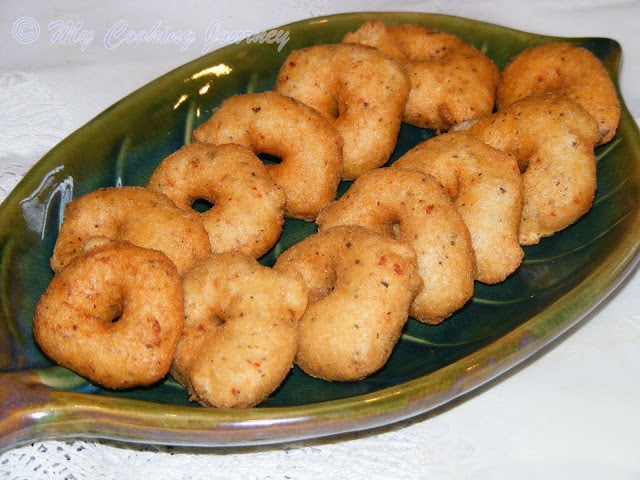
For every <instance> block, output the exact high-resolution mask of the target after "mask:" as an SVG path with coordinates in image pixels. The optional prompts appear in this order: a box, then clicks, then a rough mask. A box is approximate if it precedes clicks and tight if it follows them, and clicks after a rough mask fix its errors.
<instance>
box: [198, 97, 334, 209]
mask: <svg viewBox="0 0 640 480" xmlns="http://www.w3.org/2000/svg"><path fill="white" fill-rule="evenodd" d="M193 138H194V140H196V141H198V142H203V143H213V144H223V143H235V144H239V145H244V146H247V147H249V148H250V149H251V150H252V151H253V152H254V153H256V154H268V155H271V156H272V157H274V158H276V159H278V161H277V162H276V163H272V164H268V165H266V167H267V171H268V172H269V175H271V177H272V178H273V179H274V180H275V182H276V183H277V184H278V185H279V186H280V187H281V188H282V189H283V190H284V192H285V195H286V197H287V199H286V204H285V216H287V217H290V218H298V219H302V220H307V221H313V219H314V218H315V216H316V215H317V213H318V212H319V211H320V209H321V208H322V207H323V206H324V205H326V204H327V203H329V202H330V201H332V200H333V199H334V198H335V196H336V192H337V190H338V184H339V183H340V176H341V175H342V168H343V161H342V145H343V140H342V136H341V135H340V133H338V131H337V130H336V129H335V127H334V126H333V124H332V123H331V122H329V120H327V119H326V118H324V117H323V116H322V115H321V114H320V113H319V112H317V111H316V110H314V109H313V108H311V107H309V106H307V105H305V104H303V103H301V102H298V101H297V100H294V99H293V98H290V97H287V96H285V95H281V94H279V93H276V92H273V91H268V92H262V93H247V94H240V95H235V96H232V97H229V98H227V99H226V100H224V101H223V102H222V104H221V105H220V106H218V107H217V108H216V109H215V110H214V111H213V113H212V115H211V117H210V118H209V119H208V120H206V121H205V122H204V123H202V124H201V125H200V126H198V127H197V128H196V130H195V131H194V132H193Z"/></svg>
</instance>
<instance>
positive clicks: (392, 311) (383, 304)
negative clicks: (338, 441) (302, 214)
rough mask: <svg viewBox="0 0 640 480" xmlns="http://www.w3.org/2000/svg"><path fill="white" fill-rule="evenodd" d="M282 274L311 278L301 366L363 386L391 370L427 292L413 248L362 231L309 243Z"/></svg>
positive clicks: (347, 229)
mask: <svg viewBox="0 0 640 480" xmlns="http://www.w3.org/2000/svg"><path fill="white" fill-rule="evenodd" d="M274 269H275V270H276V271H279V272H294V273H298V274H300V275H301V276H302V277H303V278H304V281H305V283H306V285H307V288H308V289H309V306H308V307H307V309H306V311H305V313H304V315H303V316H302V318H301V319H300V323H299V327H298V350H297V354H296V364H297V365H298V366H299V367H300V368H301V369H302V370H303V371H304V372H305V373H307V374H309V375H311V376H313V377H317V378H322V379H324V380H328V381H355V380H359V379H362V378H364V377H366V376H368V375H371V374H372V373H374V372H376V371H377V370H379V369H380V368H381V367H382V366H383V365H384V364H385V363H386V361H387V360H388V358H389V356H390V355H391V352H392V351H393V348H394V347H395V345H396V343H397V341H398V339H399V338H400V334H401V332H402V329H403V327H404V325H405V324H406V322H407V320H408V316H409V307H410V305H411V302H412V301H413V298H414V296H415V295H416V293H417V292H418V290H419V289H420V287H421V286H422V281H421V280H420V276H419V275H418V271H417V264H416V254H415V252H414V251H413V250H412V249H411V247H409V246H408V245H407V244H405V243H403V242H400V241H398V240H395V239H393V238H390V237H388V236H386V235H382V234H379V233H375V232H373V231H372V230H369V229H366V228H364V227H359V226H337V227H335V228H332V229H329V230H326V231H324V232H322V233H317V234H314V235H311V236H309V237H306V238H305V239H303V240H302V241H300V242H298V243H296V244H294V245H293V246H291V247H289V248H288V249H287V250H285V251H284V252H283V253H282V255H280V257H279V258H278V260H277V261H276V264H275V265H274Z"/></svg>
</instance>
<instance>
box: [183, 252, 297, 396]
mask: <svg viewBox="0 0 640 480" xmlns="http://www.w3.org/2000/svg"><path fill="white" fill-rule="evenodd" d="M183 288H184V296H185V310H184V311H185V317H184V329H183V332H182V336H181V337H180V341H179V342H178V347H177V349H176V354H175V358H174V362H173V366H172V367H171V373H172V375H173V376H174V378H175V379H176V380H177V381H179V382H180V383H181V384H182V385H184V386H185V387H186V388H187V390H188V392H189V395H190V398H191V400H194V401H197V402H199V403H200V404H201V405H203V406H212V407H224V408H242V407H250V406H253V405H256V404H258V403H260V402H262V401H264V400H265V399H266V398H267V397H268V396H269V395H270V394H271V393H272V392H273V391H274V390H275V389H276V388H277V387H278V386H279V385H280V383H281V382H282V381H283V380H284V378H285V377H286V375H287V374H288V373H289V371H290V369H291V368H292V367H293V361H294V357H295V354H296V350H297V335H298V320H299V318H300V316H301V315H302V314H303V312H304V310H305V308H306V306H307V289H306V287H305V285H304V282H303V281H302V279H301V278H300V277H299V276H297V275H291V274H286V273H283V272H276V271H274V270H273V269H271V268H269V267H266V266H264V265H261V264H260V263H259V262H258V261H257V260H255V259H254V258H253V257H250V256H248V255H245V254H243V253H240V252H226V253H219V254H211V255H210V256H208V257H207V258H206V259H205V260H203V261H201V262H198V264H196V265H194V266H193V268H192V269H190V270H189V271H188V272H187V273H186V274H185V275H184V279H183Z"/></svg>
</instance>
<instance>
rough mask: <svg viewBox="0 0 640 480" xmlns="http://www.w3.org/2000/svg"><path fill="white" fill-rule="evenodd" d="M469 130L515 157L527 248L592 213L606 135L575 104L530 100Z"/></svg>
mask: <svg viewBox="0 0 640 480" xmlns="http://www.w3.org/2000/svg"><path fill="white" fill-rule="evenodd" d="M465 128H467V129H468V131H469V132H470V133H471V134H473V135H476V136H478V138H479V139H480V140H481V141H483V142H485V143H488V144H489V145H491V146H493V147H494V148H498V149H500V150H503V151H505V152H508V153H510V154H512V155H514V156H515V157H516V158H517V160H518V163H519V166H520V170H522V171H523V172H524V173H523V174H522V188H523V195H524V196H523V199H524V204H523V207H522V219H521V221H520V244H521V245H534V244H537V243H539V242H540V239H541V238H543V237H548V236H550V235H553V234H554V233H556V232H558V231H560V230H562V229H564V228H566V227H568V226H569V225H571V224H573V223H574V222H575V221H576V220H578V219H579V218H580V217H581V216H582V215H584V214H585V213H586V212H588V211H589V209H590V208H591V205H592V204H593V198H594V195H595V191H596V182H597V179H596V160H595V153H594V147H595V145H596V143H597V142H598V139H599V138H600V132H599V129H598V123H597V122H596V120H595V119H594V118H593V116H592V115H591V114H589V113H588V112H587V111H586V110H585V109H583V108H582V107H581V106H580V105H578V104H577V103H575V102H574V101H572V100H568V99H563V98H558V97H549V96H545V97H528V98H525V99H523V100H519V101H518V102H515V103H513V104H511V105H509V106H508V107H505V108H503V109H502V110H499V111H498V112H496V113H494V114H493V115H490V116H488V117H484V118H482V119H480V120H477V121H475V122H474V123H471V124H470V125H467V126H466V127H465Z"/></svg>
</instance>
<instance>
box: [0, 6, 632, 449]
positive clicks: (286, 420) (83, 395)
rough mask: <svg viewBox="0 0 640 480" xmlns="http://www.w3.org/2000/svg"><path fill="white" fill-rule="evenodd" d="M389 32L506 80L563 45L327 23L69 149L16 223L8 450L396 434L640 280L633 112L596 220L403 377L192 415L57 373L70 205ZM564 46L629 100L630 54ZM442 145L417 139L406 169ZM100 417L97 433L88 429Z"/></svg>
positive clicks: (518, 275) (540, 248) (217, 68)
mask: <svg viewBox="0 0 640 480" xmlns="http://www.w3.org/2000/svg"><path fill="white" fill-rule="evenodd" d="M373 18H378V19H381V20H383V21H385V22H387V23H402V22H411V23H417V24H422V25H425V26H428V27H431V28H437V29H441V30H444V31H448V32H451V33H454V34H457V35H459V36H461V37H462V38H463V39H465V40H466V41H468V42H470V43H472V44H474V45H475V46H476V47H478V48H479V49H481V50H482V51H483V52H485V53H486V54H487V55H488V56H489V57H490V58H492V59H493V60H494V62H495V63H496V65H497V66H498V68H500V69H502V68H503V67H504V65H505V64H506V63H507V61H508V60H509V59H510V58H511V57H512V56H513V55H515V54H517V53H518V52H519V51H521V50H523V49H524V48H526V47H529V46H532V45H535V44H539V43H543V42H548V41H550V40H555V39H557V38H556V37H543V36H538V35H533V34H529V33H524V32H518V31H514V30H510V29H506V28H503V27H499V26H495V25H489V24H485V23H478V22H473V21H470V20H465V19H462V18H456V17H447V16H439V15H430V14H411V13H368V14H365V13H362V14H347V15H338V16H333V17H327V18H325V19H322V20H323V21H319V19H313V20H309V21H304V22H299V23H296V24H292V25H287V26H283V27H280V29H281V30H286V31H288V32H289V35H290V40H289V42H288V43H287V44H286V46H285V48H284V49H282V50H281V51H278V49H277V48H276V46H274V45H268V44H259V43H252V44H246V43H241V44H238V45H231V46H229V47H225V48H223V49H221V50H218V51H216V52H212V53H210V54H208V55H206V56H204V57H202V58H200V59H197V60H195V61H194V62H191V63H189V64H187V65H185V66H183V67H180V68H178V69H176V70H174V71H172V72H170V73H168V74H167V75H165V76H163V77H161V78H159V79H157V80H155V81H154V82H152V83H150V84H148V85H146V86H145V87H143V88H142V89H140V90H138V91H136V92H134V93H132V94H131V95H129V96H128V97H126V98H124V99H123V100H122V101H120V102H119V103H117V104H115V105H114V106H112V107H111V108H109V109H108V110H106V111H105V112H103V113H102V114H101V115H99V116H98V117H96V118H95V119H94V120H92V121H91V122H89V123H88V124H87V125H85V126H84V127H82V128H81V129H79V130H78V131H76V132H75V133H73V134H72V135H71V136H69V137H68V138H67V139H65V140H64V141H62V142H61V143H60V144H59V145H58V146H56V147H55V148H54V149H52V150H51V151H50V152H49V153H48V154H47V155H46V156H45V157H44V158H42V160H41V161H40V162H39V163H38V164H37V165H36V166H35V167H34V168H33V169H32V170H31V171H29V172H28V173H27V175H26V176H25V178H24V180H23V181H22V182H21V183H20V184H19V185H18V186H17V187H16V188H15V189H14V191H13V192H12V193H11V194H10V195H9V197H8V198H7V199H6V201H5V202H4V203H3V204H2V206H1V207H0V301H1V305H2V308H1V310H0V371H4V372H7V373H4V374H0V383H2V384H3V385H1V387H2V388H0V392H4V393H0V400H2V403H3V404H4V405H9V406H10V408H6V409H4V411H3V412H2V414H0V433H2V434H3V437H4V439H3V441H2V442H0V448H4V447H6V446H7V445H10V444H11V443H15V442H21V441H26V440H29V439H34V438H40V437H47V436H68V435H90V436H101V437H111V438H120V439H125V440H131V441H151V442H160V443H169V444H172V443H176V444H188V445H207V446H220V445H229V444H253V443H265V442H275V441H283V440H288V439H296V438H306V437H313V436H322V435H327V434H334V433H340V432H344V431H350V430H356V429H362V428H370V427H374V426H378V425H382V424H386V423H389V422H392V421H395V420H399V419H402V418H406V417H408V416H412V415H415V414H418V413H421V412H424V411H427V410H430V409H432V408H435V407H436V406H438V405H439V404H441V403H444V402H446V401H448V400H451V399H452V398H455V397H456V396H458V395H460V394H461V393H464V392H466V391H469V390H471V389H473V388H475V387H477V386H478V385H480V384H482V383H484V382H486V381H488V380H490V379H492V378H493V377H495V376H496V375H498V374H500V373H502V372H503V371H505V370H507V369H508V368H510V367H512V366H513V365H515V364H517V363H518V362H520V361H522V360H523V359H525V358H527V357H528V356H530V355H531V354H532V353H534V352H535V351H538V350H539V349H540V348H542V347H543V346H545V345H547V344H548V343H549V342H550V341H552V340H553V339H555V338H556V337H558V336H559V335H560V334H562V333H564V332H565V331H566V330H567V329H568V328H570V327H571V326H572V325H574V324H575V323H576V322H578V321H579V320H580V319H582V318H583V317H584V316H585V315H586V314H587V313H588V312H589V311H590V310H591V309H592V308H593V307H595V306H596V305H597V304H598V303H599V302H600V301H601V300H603V299H604V298H605V297H606V296H607V295H608V294H609V293H610V292H611V290H612V289H613V288H614V287H615V286H616V285H617V284H618V283H619V282H620V281H621V280H622V278H623V277H624V276H625V275H626V274H627V273H628V272H629V270H630V269H631V267H632V266H633V265H634V264H635V262H636V260H637V258H636V257H637V251H638V239H639V238H640V235H639V233H640V232H639V227H640V223H639V219H638V212H639V208H638V202H639V194H638V186H639V185H640V175H639V172H638V166H639V159H640V135H639V133H638V129H637V126H636V125H635V123H634V121H633V119H632V118H631V117H630V115H629V113H628V112H627V110H626V108H624V105H623V112H622V119H621V123H620V127H619V130H618V133H617V135H616V137H615V138H614V139H613V141H612V142H610V143H609V144H607V145H604V146H601V147H599V148H598V149H597V150H596V155H597V160H598V192H597V195H596V199H595V203H594V206H593V208H592V210H591V211H590V212H589V213H588V214H587V215H586V216H584V217H583V218H582V219H580V220H579V221H578V222H577V223H576V224H574V225H572V226H571V227H569V228H567V229H566V230H564V231H562V232H560V233H558V234H556V235H555V236H553V237H551V238H547V239H543V241H542V242H541V243H540V244H539V245H537V246H532V247H526V249H525V251H526V253H525V260H524V262H523V265H522V266H521V267H520V268H519V269H518V270H517V271H516V272H515V273H514V274H513V275H512V276H511V277H510V278H508V279H507V280H506V281H505V282H502V283H500V284H498V285H492V286H487V285H482V284H477V285H476V291H475V295H474V298H473V300H472V301H471V302H470V303H469V304H468V305H467V306H466V307H464V308H463V309H462V310H461V311H459V312H457V313H455V314H454V316H453V317H451V318H450V319H448V320H447V321H445V322H444V323H443V324H441V325H438V326H428V325H424V324H420V323H419V322H416V321H414V320H412V319H410V321H409V322H408V325H407V328H406V330H405V332H404V335H403V336H402V339H401V340H400V342H399V344H398V346H397V347H396V349H395V351H394V353H393V355H392V356H391V358H390V360H389V362H388V364H387V365H386V366H385V367H384V368H383V369H382V370H381V371H379V372H377V373H376V374H374V375H372V376H371V377H369V378H367V379H365V380H362V381H359V382H353V383H338V382H336V383H328V382H324V381H321V380H316V379H312V378H310V377H308V376H306V375H305V374H303V373H302V372H301V371H299V370H298V369H296V368H294V369H293V370H292V372H291V374H290V375H289V376H288V377H287V379H286V380H285V382H284V383H283V385H282V386H281V388H280V389H278V391H277V392H275V394H274V395H273V396H272V397H271V398H270V399H269V400H267V401H266V402H265V403H264V404H263V405H261V406H260V407H258V408H254V409H251V410H242V411H222V410H210V409H203V408H200V407H197V406H194V405H193V404H190V403H189V402H188V400H187V396H186V393H185V391H184V390H183V389H182V387H180V386H179V385H178V384H177V383H176V382H175V381H173V380H172V379H171V378H168V379H167V380H166V381H164V382H162V383H161V384H159V385H157V386H154V387H152V388H148V389H139V390H132V391H126V392H118V393H116V392H108V391H104V390H103V389H100V388H98V387H96V386H93V385H91V384H88V383H86V382H85V381H84V380H82V379H80V378H79V377H77V376H76V375H74V374H73V373H71V372H69V371H67V370H65V369H63V368H60V367H52V364H51V363H50V362H49V361H48V360H47V359H46V358H45V357H44V356H43V355H42V354H41V352H40V351H39V349H38V348H37V346H36V345H35V343H34V341H33V338H32V335H31V322H32V316H33V312H34V309H35V305H36V303H37V301H38V298H39V296H40V295H41V294H42V292H43V291H44V289H45V287H46V285H47V284H48V282H49V281H50V280H51V278H52V275H53V274H52V272H51V270H50V268H49V264H48V259H49V256H50V255H51V251H52V248H53V244H54V242H55V239H56V235H57V231H58V226H59V223H60V221H61V212H62V208H63V206H64V204H65V202H67V201H68V200H69V199H70V198H72V197H77V196H79V195H81V194H83V193H86V192H89V191H91V190H94V189H96V188H98V187H105V186H114V185H143V184H144V183H145V182H146V180H147V179H148V178H149V176H150V175H151V173H152V172H153V170H154V168H155V167H156V165H158V163H159V162H160V161H161V160H162V159H163V158H164V157H165V156H166V155H168V154H169V153H171V152H173V151H175V150H176V149H178V148H179V147H180V146H181V145H183V144H184V143H185V142H186V141H188V139H189V138H190V136H191V132H192V130H193V128H195V127H196V126H197V125H198V124H199V123H201V122H203V121H205V120H206V119H207V118H208V117H209V115H210V114H211V111H212V109H213V108H215V107H216V106H217V105H218V104H219V103H220V102H221V101H222V100H224V99H225V98H227V97H229V96H230V95H233V94H239V93H245V92H259V91H264V90H268V89H270V88H271V87H272V85H273V81H274V78H275V74H276V72H277V70H278V68H279V66H280V64H281V63H282V61H283V59H284V58H285V56H286V55H287V54H288V52H290V51H291V50H293V49H295V48H299V47H302V46H306V45H310V44H320V43H332V42H338V41H340V39H341V37H342V35H343V34H344V33H345V32H347V31H350V30H354V29H355V28H357V27H358V25H360V24H361V23H362V22H364V21H366V20H370V19H373ZM564 40H566V41H570V42H573V43H577V44H580V45H583V46H585V47H587V48H589V49H590V50H591V51H593V52H594V53H595V54H596V55H597V56H598V57H599V58H600V59H601V60H602V62H603V63H604V65H605V66H606V67H607V69H608V70H609V72H610V74H611V76H612V78H613V80H614V82H615V83H616V85H617V82H618V78H617V75H618V67H619V62H620V56H621V52H620V48H619V46H618V44H617V43H616V42H614V41H612V40H609V39H600V38H592V39H587V38H582V39H564ZM432 135H433V132H431V131H428V130H422V129H418V128H415V127H410V126H403V127H402V131H401V133H400V136H399V139H398V145H397V148H396V151H395V153H394V156H393V158H392V161H393V159H395V158H398V157H399V156H400V155H402V154H403V153H404V152H405V151H407V150H408V149H409V148H411V147H412V146H414V145H416V144H417V143H419V142H420V141H423V140H425V139H427V138H429V137H430V136H432ZM347 186H348V185H346V184H345V185H343V186H342V190H344V189H345V188H346V187H347ZM314 231H315V226H314V224H310V223H306V222H302V221H294V220H287V222H286V224H285V228H284V232H283V235H282V238H281V240H280V242H279V243H278V245H276V246H275V247H274V249H273V251H272V252H270V253H269V254H268V255H266V256H265V257H264V258H263V259H262V262H263V263H265V264H267V265H270V264H271V263H272V262H273V261H274V259H275V258H277V255H278V254H279V252H281V251H282V250H284V249H286V248H287V247H288V246H289V245H291V244H292V243H295V242H296V241H298V240H300V239H301V238H304V237H305V236H307V235H309V234H310V233H312V232H314ZM43 384H44V385H47V386H44V385H43ZM7 389H8V390H7ZM9 390H11V391H9ZM43 412H46V413H43ZM86 416H88V417H89V418H90V419H91V422H89V421H88V420H86V419H84V420H83V418H85V417H86ZM36 417H37V420H34V418H36Z"/></svg>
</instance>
